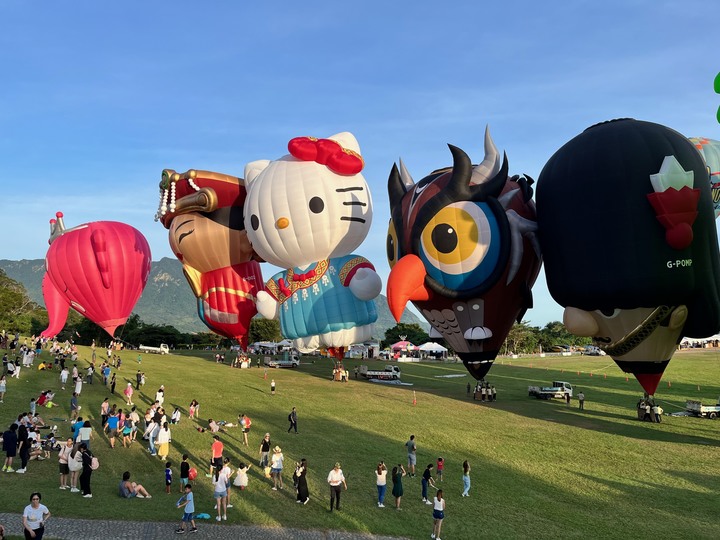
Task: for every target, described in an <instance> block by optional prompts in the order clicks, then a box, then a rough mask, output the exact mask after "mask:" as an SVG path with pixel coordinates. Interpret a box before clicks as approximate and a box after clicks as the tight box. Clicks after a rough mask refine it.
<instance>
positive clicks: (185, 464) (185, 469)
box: [180, 454, 190, 493]
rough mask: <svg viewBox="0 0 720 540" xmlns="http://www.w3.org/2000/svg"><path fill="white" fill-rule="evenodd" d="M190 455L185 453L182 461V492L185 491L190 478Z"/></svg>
mask: <svg viewBox="0 0 720 540" xmlns="http://www.w3.org/2000/svg"><path fill="white" fill-rule="evenodd" d="M188 457H189V456H188V455H187V454H183V457H182V461H181V462H180V493H185V486H187V485H188V482H189V480H190V462H189V461H188Z"/></svg>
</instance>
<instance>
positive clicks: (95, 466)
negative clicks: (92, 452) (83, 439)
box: [90, 456, 100, 471]
mask: <svg viewBox="0 0 720 540" xmlns="http://www.w3.org/2000/svg"><path fill="white" fill-rule="evenodd" d="M90 468H91V469H92V470H93V471H97V470H98V469H99V468H100V462H99V461H98V458H96V457H95V456H93V457H92V461H90Z"/></svg>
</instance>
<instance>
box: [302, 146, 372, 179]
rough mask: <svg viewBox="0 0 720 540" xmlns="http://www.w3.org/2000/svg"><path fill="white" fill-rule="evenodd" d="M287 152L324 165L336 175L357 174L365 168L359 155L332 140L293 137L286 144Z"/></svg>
mask: <svg viewBox="0 0 720 540" xmlns="http://www.w3.org/2000/svg"><path fill="white" fill-rule="evenodd" d="M288 150H289V151H290V154H291V155H292V156H293V157H296V158H298V159H301V160H303V161H314V162H316V163H319V164H320V165H325V166H326V167H327V168H328V169H330V170H331V171H332V172H334V173H337V174H343V175H351V174H357V173H359V172H360V171H362V170H363V167H364V166H365V162H364V161H363V158H362V156H361V155H360V154H358V153H357V152H354V151H352V150H349V149H347V148H343V147H342V146H341V145H340V144H339V143H337V142H336V141H333V140H332V139H316V138H315V137H295V138H294V139H292V140H291V141H290V142H289V143H288Z"/></svg>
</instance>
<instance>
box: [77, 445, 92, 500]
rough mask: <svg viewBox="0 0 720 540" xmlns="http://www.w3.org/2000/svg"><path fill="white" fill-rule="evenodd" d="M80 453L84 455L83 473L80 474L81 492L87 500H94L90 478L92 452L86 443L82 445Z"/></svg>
mask: <svg viewBox="0 0 720 540" xmlns="http://www.w3.org/2000/svg"><path fill="white" fill-rule="evenodd" d="M80 453H81V454H82V472H81V473H80V491H82V496H83V497H85V498H86V499H90V498H92V490H91V489H90V477H91V476H92V472H93V470H92V459H93V455H92V452H90V450H89V449H88V447H87V446H86V445H85V444H84V443H80Z"/></svg>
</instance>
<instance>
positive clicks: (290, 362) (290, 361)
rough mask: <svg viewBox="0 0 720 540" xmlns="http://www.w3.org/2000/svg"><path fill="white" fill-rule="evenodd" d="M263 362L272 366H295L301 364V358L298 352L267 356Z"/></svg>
mask: <svg viewBox="0 0 720 540" xmlns="http://www.w3.org/2000/svg"><path fill="white" fill-rule="evenodd" d="M263 364H265V365H266V366H267V367H271V368H281V367H282V368H295V367H298V366H299V365H300V358H298V356H297V355H296V354H292V355H284V356H281V357H277V356H266V357H265V358H264V359H263Z"/></svg>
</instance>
